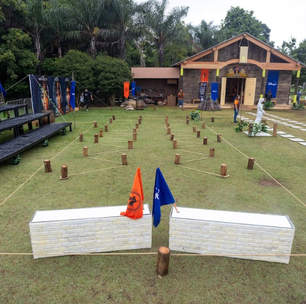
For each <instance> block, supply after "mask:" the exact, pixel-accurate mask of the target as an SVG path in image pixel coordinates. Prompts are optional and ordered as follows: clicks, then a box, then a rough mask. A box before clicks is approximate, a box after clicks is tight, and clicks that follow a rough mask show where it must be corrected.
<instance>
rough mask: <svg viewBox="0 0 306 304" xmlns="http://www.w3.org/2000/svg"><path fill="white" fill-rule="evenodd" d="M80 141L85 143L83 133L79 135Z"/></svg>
mask: <svg viewBox="0 0 306 304" xmlns="http://www.w3.org/2000/svg"><path fill="white" fill-rule="evenodd" d="M79 140H80V141H83V133H80V135H79Z"/></svg>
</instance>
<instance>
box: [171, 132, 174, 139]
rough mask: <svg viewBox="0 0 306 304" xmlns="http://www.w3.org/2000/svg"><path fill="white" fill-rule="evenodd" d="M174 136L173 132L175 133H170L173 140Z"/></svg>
mask: <svg viewBox="0 0 306 304" xmlns="http://www.w3.org/2000/svg"><path fill="white" fill-rule="evenodd" d="M173 138H174V134H173V133H171V135H170V140H171V141H172V140H173Z"/></svg>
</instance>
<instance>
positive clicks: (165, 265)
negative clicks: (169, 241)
mask: <svg viewBox="0 0 306 304" xmlns="http://www.w3.org/2000/svg"><path fill="white" fill-rule="evenodd" d="M169 261H170V249H169V248H168V247H164V246H162V247H159V249H158V254H157V265H156V273H157V274H158V275H160V276H164V275H166V274H167V273H168V269H169Z"/></svg>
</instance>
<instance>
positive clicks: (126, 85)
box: [123, 82, 130, 99]
mask: <svg viewBox="0 0 306 304" xmlns="http://www.w3.org/2000/svg"><path fill="white" fill-rule="evenodd" d="M123 96H124V97H125V98H126V99H128V98H129V96H130V83H129V82H124V83H123Z"/></svg>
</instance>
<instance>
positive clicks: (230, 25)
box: [219, 6, 271, 43]
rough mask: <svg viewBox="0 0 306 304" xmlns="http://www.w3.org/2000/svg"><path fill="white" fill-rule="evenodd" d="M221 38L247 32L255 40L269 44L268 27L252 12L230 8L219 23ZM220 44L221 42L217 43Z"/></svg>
mask: <svg viewBox="0 0 306 304" xmlns="http://www.w3.org/2000/svg"><path fill="white" fill-rule="evenodd" d="M220 31H221V32H222V36H223V37H222V38H224V37H225V38H226V39H229V38H232V37H234V36H237V35H239V34H241V33H243V32H248V33H250V34H251V35H253V36H255V37H256V38H258V39H260V40H262V41H264V42H267V43H268V42H269V39H270V32H271V30H270V29H269V28H268V26H267V25H266V24H264V23H262V22H261V21H259V20H257V19H256V18H255V17H254V11H246V10H244V9H243V8H240V7H239V6H237V7H231V8H230V10H229V11H228V12H227V14H226V16H225V18H224V20H222V22H221V28H220ZM219 42H221V41H219Z"/></svg>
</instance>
